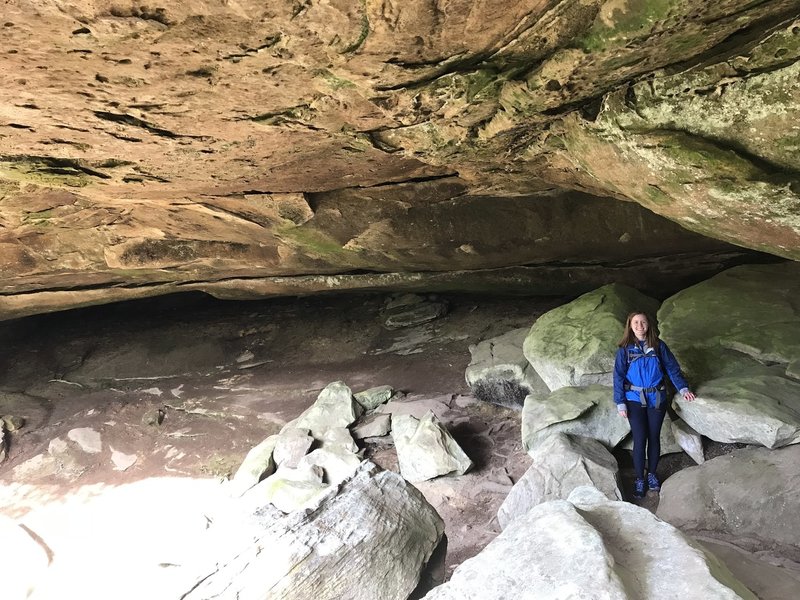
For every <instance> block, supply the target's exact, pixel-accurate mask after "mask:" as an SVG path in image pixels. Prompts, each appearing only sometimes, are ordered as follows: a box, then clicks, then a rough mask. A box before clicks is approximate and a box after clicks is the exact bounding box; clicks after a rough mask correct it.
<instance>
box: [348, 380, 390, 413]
mask: <svg viewBox="0 0 800 600" xmlns="http://www.w3.org/2000/svg"><path fill="white" fill-rule="evenodd" d="M392 396H394V389H393V388H392V386H390V385H379V386H377V387H373V388H369V389H368V390H364V391H363V392H357V393H356V394H355V395H354V396H353V397H354V398H355V399H356V402H358V403H359V404H360V405H361V406H363V407H364V410H366V411H370V410H375V409H376V408H378V407H379V406H380V405H381V404H384V403H386V402H388V401H389V399H390V398H391V397H392Z"/></svg>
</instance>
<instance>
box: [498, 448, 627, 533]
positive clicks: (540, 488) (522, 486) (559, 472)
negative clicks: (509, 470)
mask: <svg viewBox="0 0 800 600" xmlns="http://www.w3.org/2000/svg"><path fill="white" fill-rule="evenodd" d="M528 454H530V456H531V458H532V459H533V464H532V465H531V466H530V468H529V469H528V470H527V471H526V472H525V474H524V475H523V476H522V478H520V480H519V481H517V483H515V484H514V487H513V488H512V489H511V492H509V494H508V496H506V499H505V500H504V501H503V504H502V505H501V506H500V510H498V512H497V521H498V522H499V523H500V527H502V528H503V529H505V528H506V527H507V526H508V524H509V523H511V521H513V520H514V519H516V518H518V517H520V516H522V515H524V514H525V513H527V512H528V511H529V510H530V509H531V508H533V507H534V506H536V505H537V504H541V503H543V502H548V501H550V500H565V499H566V498H567V497H568V496H569V494H570V492H572V490H574V489H575V488H577V487H580V486H584V485H589V486H593V487H595V488H597V489H598V490H600V491H601V492H602V493H603V495H605V496H606V497H607V498H608V499H610V500H621V499H622V494H621V493H620V491H619V487H618V486H617V471H618V467H617V461H616V459H615V458H614V457H613V456H612V455H611V453H610V452H609V451H608V450H606V448H605V447H604V446H603V445H602V444H601V443H600V442H598V441H596V440H592V439H589V438H584V437H579V436H572V435H564V434H560V433H557V434H554V435H552V436H550V437H549V438H547V439H546V440H545V441H544V442H542V443H541V444H539V445H538V446H536V447H535V448H534V449H533V450H531V451H530V452H529V453H528Z"/></svg>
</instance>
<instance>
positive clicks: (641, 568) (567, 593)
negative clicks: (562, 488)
mask: <svg viewBox="0 0 800 600" xmlns="http://www.w3.org/2000/svg"><path fill="white" fill-rule="evenodd" d="M656 549H657V551H656ZM665 557H669V558H668V560H665ZM509 598H525V599H526V600H533V599H538V598H542V599H545V598H547V599H548V600H549V599H553V598H581V599H586V600H594V599H597V600H600V599H604V600H606V599H608V600H611V599H613V600H616V599H618V600H628V599H631V598H635V599H637V600H639V599H641V600H645V599H648V600H661V599H664V600H666V599H670V600H674V599H675V598H714V599H723V598H724V599H731V600H732V599H738V598H746V599H748V600H754V599H755V596H754V595H753V594H752V593H750V592H749V591H748V590H747V589H746V588H745V587H744V586H743V585H742V584H741V583H739V582H738V581H737V580H736V579H735V578H734V577H733V575H731V573H730V572H729V571H728V570H727V569H726V568H725V567H724V566H723V565H722V564H721V563H720V562H719V561H718V560H717V559H716V558H714V556H713V555H711V554H710V553H708V552H706V551H704V550H703V549H702V548H701V547H700V546H699V545H698V544H697V543H696V542H693V541H692V540H690V539H689V538H688V537H686V536H685V535H684V534H682V533H681V532H680V531H678V530H677V529H676V528H674V527H672V526H671V525H669V524H668V523H665V522H663V521H661V520H659V519H657V518H656V517H655V516H654V515H653V514H652V513H650V512H649V511H647V510H645V509H643V508H640V507H638V506H634V505H633V504H629V503H627V502H612V501H609V500H608V499H607V498H606V497H605V496H603V494H602V493H600V492H599V491H597V490H596V489H594V488H588V487H581V488H577V489H576V490H575V491H573V492H572V494H571V495H570V497H569V499H568V500H555V501H552V502H545V503H544V504H539V505H538V506H535V507H534V508H532V509H531V510H530V511H529V512H528V513H526V514H525V515H524V516H522V517H520V518H518V519H516V520H514V521H513V522H512V523H511V524H510V525H509V526H508V527H507V528H506V529H505V530H504V531H503V532H502V533H501V534H500V535H499V536H497V538H495V539H494V540H493V541H492V542H491V543H490V544H489V545H488V546H486V548H484V549H483V550H482V551H481V552H480V554H478V555H477V556H475V557H473V558H470V559H468V560H466V561H465V562H463V563H462V564H461V565H460V566H459V567H457V568H456V570H455V572H454V573H453V575H452V577H451V578H450V581H448V582H447V583H445V584H443V585H441V586H439V587H437V588H434V589H433V590H431V592H429V593H428V594H427V595H426V596H425V600H495V599H496V600H501V599H502V600H507V599H509Z"/></svg>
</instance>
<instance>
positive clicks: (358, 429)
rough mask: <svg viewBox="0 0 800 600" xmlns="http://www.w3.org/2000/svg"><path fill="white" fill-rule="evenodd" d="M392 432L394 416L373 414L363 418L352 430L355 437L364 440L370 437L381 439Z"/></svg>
mask: <svg viewBox="0 0 800 600" xmlns="http://www.w3.org/2000/svg"><path fill="white" fill-rule="evenodd" d="M391 430H392V415H390V414H380V413H373V414H371V415H367V416H366V417H362V418H361V419H360V420H359V421H358V422H357V423H356V424H355V425H354V426H353V427H352V428H351V429H350V431H351V433H352V434H353V437H354V438H355V439H357V440H363V439H364V438H368V437H381V436H384V435H387V434H388V433H389V432H390V431H391Z"/></svg>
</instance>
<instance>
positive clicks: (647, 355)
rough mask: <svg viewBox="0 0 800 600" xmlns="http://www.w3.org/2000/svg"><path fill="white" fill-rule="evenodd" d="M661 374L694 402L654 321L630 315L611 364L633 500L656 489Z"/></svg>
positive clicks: (663, 397)
mask: <svg viewBox="0 0 800 600" xmlns="http://www.w3.org/2000/svg"><path fill="white" fill-rule="evenodd" d="M665 373H666V375H667V376H668V377H669V379H670V380H671V381H672V383H673V384H674V385H675V388H676V389H677V390H678V391H679V393H680V394H681V395H682V396H683V398H684V400H686V401H687V402H691V401H692V400H694V398H695V395H694V394H693V393H692V392H690V391H689V385H688V384H687V383H686V379H685V378H684V377H683V374H682V373H681V368H680V365H678V361H677V360H676V359H675V356H674V355H673V354H672V352H670V349H669V348H668V347H667V345H666V344H665V343H664V342H663V341H662V340H660V339H659V337H658V327H657V326H656V324H655V321H653V320H651V319H650V318H649V317H648V316H647V314H646V313H644V312H641V311H635V312H632V313H631V314H629V315H628V319H627V321H626V323H625V331H624V333H623V334H622V339H621V340H620V341H619V350H617V356H616V361H615V363H614V402H615V403H616V404H617V410H618V411H619V414H620V415H621V416H623V417H627V418H628V421H629V422H630V424H631V433H632V434H633V470H634V473H635V476H636V479H635V480H634V484H633V497H634V498H643V497H644V495H645V492H646V490H647V488H649V489H651V490H654V491H658V490H660V489H661V483H660V482H659V480H658V477H657V476H656V469H657V468H658V459H659V457H660V455H661V441H660V436H661V425H662V424H663V423H664V415H665V414H666V412H667V406H668V405H669V403H668V401H667V388H666V381H665ZM645 455H646V456H647V470H648V473H647V477H646V479H645Z"/></svg>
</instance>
